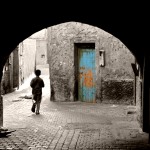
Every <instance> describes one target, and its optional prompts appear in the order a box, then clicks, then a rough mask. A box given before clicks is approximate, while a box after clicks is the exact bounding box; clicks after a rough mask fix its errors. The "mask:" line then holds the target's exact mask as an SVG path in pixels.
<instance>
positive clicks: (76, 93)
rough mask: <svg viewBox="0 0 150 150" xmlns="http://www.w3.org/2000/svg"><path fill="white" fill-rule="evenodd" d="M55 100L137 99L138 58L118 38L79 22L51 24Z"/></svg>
mask: <svg viewBox="0 0 150 150" xmlns="http://www.w3.org/2000/svg"><path fill="white" fill-rule="evenodd" d="M47 35H48V63H49V66H50V81H51V85H50V86H51V100H53V101H77V100H79V101H85V102H104V103H125V104H133V103H134V95H135V94H134V92H135V86H134V85H135V83H134V79H135V75H134V73H133V70H132V67H131V63H135V58H134V56H133V55H132V54H131V52H130V51H129V50H128V48H127V47H126V46H125V45H124V44H123V43H122V42H121V41H119V40H118V39H117V38H115V37H114V36H112V35H110V34H109V33H107V32H104V31H103V30H101V29H99V28H97V27H93V26H89V25H86V24H82V23H78V22H68V23H63V24H59V25H56V26H52V27H49V28H47Z"/></svg>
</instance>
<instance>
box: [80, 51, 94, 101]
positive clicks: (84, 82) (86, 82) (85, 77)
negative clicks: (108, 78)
mask: <svg viewBox="0 0 150 150" xmlns="http://www.w3.org/2000/svg"><path fill="white" fill-rule="evenodd" d="M78 65H79V66H78V98H79V100H80V101H85V102H95V95H96V88H95V79H96V73H95V49H91V48H78Z"/></svg>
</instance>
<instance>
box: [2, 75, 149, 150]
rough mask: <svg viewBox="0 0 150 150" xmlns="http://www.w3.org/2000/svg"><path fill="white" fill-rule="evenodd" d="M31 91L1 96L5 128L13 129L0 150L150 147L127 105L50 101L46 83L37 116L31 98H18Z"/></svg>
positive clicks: (146, 135) (78, 149)
mask: <svg viewBox="0 0 150 150" xmlns="http://www.w3.org/2000/svg"><path fill="white" fill-rule="evenodd" d="M43 78H44V79H45V80H47V77H44V76H43ZM30 92H31V89H30V88H28V89H26V90H23V91H21V92H19V91H16V92H13V93H10V94H7V95H5V96H4V97H3V99H4V127H6V128H8V129H10V130H11V129H15V130H16V131H15V132H13V133H12V134H11V136H9V137H7V138H0V149H3V150H4V149H14V150H17V149H18V150H45V149H46V150H75V149H76V150H98V149H101V150H108V149H111V150H112V149H113V150H117V149H118V150H123V149H124V150H125V149H136V150H140V149H150V146H149V145H148V144H147V142H148V134H146V133H143V132H142V131H141V129H140V127H139V125H138V123H137V122H136V115H135V114H129V115H127V113H126V112H127V109H128V106H125V105H112V104H100V103H82V102H50V100H49V86H48V85H47V86H46V88H45V91H44V93H43V100H42V103H41V111H40V115H35V114H33V113H32V112H31V105H32V101H31V99H24V98H22V99H20V98H19V95H25V94H30Z"/></svg>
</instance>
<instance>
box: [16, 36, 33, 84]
mask: <svg viewBox="0 0 150 150" xmlns="http://www.w3.org/2000/svg"><path fill="white" fill-rule="evenodd" d="M19 55H20V56H19V69H20V70H19V76H20V78H22V79H23V80H26V79H28V77H29V76H30V75H31V74H32V73H33V72H34V70H35V56H36V40H35V39H30V38H28V39H25V40H24V41H23V42H21V43H20V44H19ZM20 84H22V83H21V79H20Z"/></svg>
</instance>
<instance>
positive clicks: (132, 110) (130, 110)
mask: <svg viewBox="0 0 150 150" xmlns="http://www.w3.org/2000/svg"><path fill="white" fill-rule="evenodd" d="M136 113H137V107H136V106H128V107H127V110H126V114H127V115H129V114H136Z"/></svg>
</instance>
